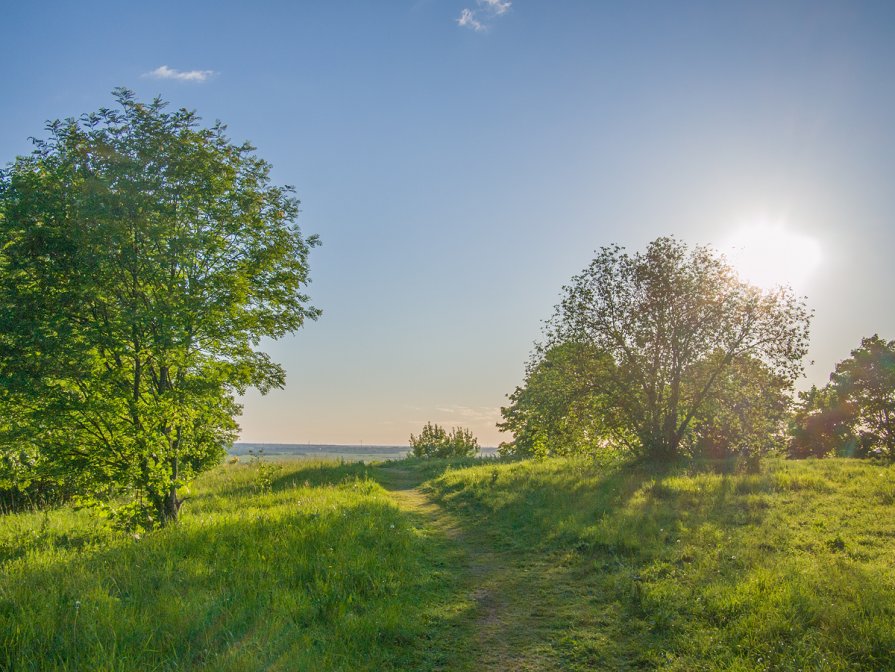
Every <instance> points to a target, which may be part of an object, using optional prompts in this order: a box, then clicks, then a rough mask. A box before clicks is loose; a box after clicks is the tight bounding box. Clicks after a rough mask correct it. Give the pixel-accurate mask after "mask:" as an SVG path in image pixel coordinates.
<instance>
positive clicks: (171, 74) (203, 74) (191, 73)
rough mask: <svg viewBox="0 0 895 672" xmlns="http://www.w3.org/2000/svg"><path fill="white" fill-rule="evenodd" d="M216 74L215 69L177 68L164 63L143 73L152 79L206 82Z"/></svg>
mask: <svg viewBox="0 0 895 672" xmlns="http://www.w3.org/2000/svg"><path fill="white" fill-rule="evenodd" d="M214 74H215V72H214V70H176V69H174V68H169V67H168V66H167V65H162V66H159V67H157V68H156V69H155V70H150V71H149V72H145V73H143V76H144V77H150V78H152V79H173V80H176V81H178V82H204V81H205V80H207V79H208V78H209V77H211V76H212V75H214Z"/></svg>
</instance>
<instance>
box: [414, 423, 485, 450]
mask: <svg viewBox="0 0 895 672" xmlns="http://www.w3.org/2000/svg"><path fill="white" fill-rule="evenodd" d="M410 449H411V451H412V452H413V455H414V457H472V456H474V455H476V454H477V453H478V452H479V442H478V439H476V438H475V437H474V436H473V435H472V432H470V431H469V430H468V429H465V428H463V427H454V428H453V429H452V430H451V431H450V433H448V432H446V431H445V430H444V427H441V426H440V425H433V424H432V423H431V422H427V423H426V426H425V427H423V431H421V432H420V435H419V436H414V435H413V434H411V435H410Z"/></svg>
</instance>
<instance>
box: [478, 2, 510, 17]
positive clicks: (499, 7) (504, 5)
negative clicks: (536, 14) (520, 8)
mask: <svg viewBox="0 0 895 672" xmlns="http://www.w3.org/2000/svg"><path fill="white" fill-rule="evenodd" d="M478 3H479V5H481V6H482V7H487V8H488V9H490V10H491V11H492V12H494V14H496V15H497V16H500V15H501V14H504V13H505V12H506V11H507V10H508V9H509V8H510V5H512V4H513V3H512V0H478Z"/></svg>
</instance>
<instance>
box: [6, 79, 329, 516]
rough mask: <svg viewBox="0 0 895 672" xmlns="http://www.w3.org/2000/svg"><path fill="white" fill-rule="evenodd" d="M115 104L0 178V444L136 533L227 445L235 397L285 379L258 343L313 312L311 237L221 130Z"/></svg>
mask: <svg viewBox="0 0 895 672" xmlns="http://www.w3.org/2000/svg"><path fill="white" fill-rule="evenodd" d="M115 100H116V106H115V107H114V108H112V109H105V108H104V109H101V110H99V111H98V112H96V113H93V114H88V115H84V116H82V117H80V118H79V119H67V120H65V121H55V122H52V123H50V124H48V126H47V130H48V132H49V137H48V138H47V139H45V140H39V141H35V149H34V151H33V153H32V154H31V155H29V156H24V157H19V158H18V159H17V160H16V161H15V162H14V163H12V164H11V165H9V166H8V167H7V168H6V169H5V170H3V171H2V173H0V402H2V403H3V404H4V406H5V408H6V409H8V410H9V413H8V416H9V417H14V418H15V419H16V422H15V423H7V425H5V426H4V425H0V429H3V430H5V431H3V432H2V436H0V443H2V444H4V445H5V446H7V447H9V446H10V445H15V444H16V442H19V441H21V440H22V439H23V438H26V439H27V441H28V443H29V445H31V446H33V447H35V449H36V450H37V451H38V452H39V455H40V459H39V460H37V461H36V463H37V464H40V465H41V468H42V469H43V470H44V471H45V472H47V471H49V472H55V473H56V474H59V475H61V474H69V475H70V474H76V475H77V477H78V483H79V490H80V492H81V494H82V495H84V496H85V497H88V498H89V497H95V498H97V499H103V500H105V501H108V500H109V496H112V495H114V496H116V497H117V498H118V500H117V501H120V500H121V498H122V497H123V498H124V499H125V501H129V502H130V504H129V505H128V506H126V507H124V509H123V512H124V514H126V515H128V516H129V517H130V519H131V520H133V521H135V522H138V523H139V524H142V525H144V526H151V525H155V524H159V523H164V522H166V521H169V520H173V519H175V518H176V517H177V514H178V511H179V509H180V505H181V502H182V498H181V496H180V494H179V491H180V489H181V488H182V487H183V486H184V485H185V484H186V483H187V482H188V481H189V480H190V479H191V478H192V477H193V476H194V475H196V474H197V473H198V472H200V471H202V470H203V469H206V468H208V467H209V466H210V465H212V464H215V463H216V462H217V461H218V460H219V459H220V458H221V456H222V451H223V449H224V448H223V447H224V446H225V445H226V444H227V443H228V442H230V441H232V440H233V438H234V437H235V435H236V430H237V425H236V423H235V420H234V417H235V416H236V415H237V414H238V413H239V411H240V410H241V409H240V407H239V405H238V404H237V402H236V395H237V394H238V393H241V392H243V391H244V390H245V389H246V388H247V387H249V386H252V387H256V388H258V389H260V390H261V391H262V392H266V391H267V390H269V389H270V388H273V387H281V386H283V384H284V380H285V374H284V371H283V369H282V368H281V367H280V366H279V365H277V364H276V363H274V362H272V361H271V360H270V359H269V357H268V356H267V355H266V354H265V353H263V352H262V351H260V350H259V349H258V346H259V342H260V340H261V339H262V338H278V337H281V336H283V335H284V334H286V333H288V332H292V331H294V330H296V329H298V328H299V327H300V326H301V325H302V324H303V323H304V322H305V321H306V320H308V319H315V318H316V317H317V316H318V311H317V309H315V308H313V307H311V306H310V305H309V303H308V298H307V296H305V294H304V293H303V287H304V286H305V285H306V284H307V282H308V261H307V260H308V253H309V248H311V247H312V246H314V245H315V244H316V243H317V239H316V237H314V236H311V237H307V238H306V237H303V236H302V234H301V232H300V231H299V229H298V228H297V226H296V225H295V224H294V220H295V218H296V216H297V214H298V200H297V199H296V198H295V197H294V195H293V191H292V189H291V188H290V187H282V186H275V185H273V184H271V180H270V177H269V170H270V166H269V164H267V163H266V162H265V161H263V160H262V159H260V158H259V157H258V156H257V155H256V154H255V153H254V148H253V147H251V146H250V145H248V144H242V145H238V144H234V143H232V142H231V141H230V140H229V138H228V137H227V136H226V134H225V127H224V126H223V125H222V124H220V123H219V122H218V123H216V124H214V125H213V126H211V127H204V126H202V125H201V124H200V123H199V119H198V117H197V116H196V114H195V113H194V112H191V111H188V110H184V109H180V110H176V111H169V110H168V109H167V105H166V103H165V102H163V101H161V100H159V99H155V100H153V101H151V102H149V103H142V102H139V101H137V100H136V99H135V97H134V95H133V94H132V93H131V92H130V91H127V90H124V89H119V90H116V92H115Z"/></svg>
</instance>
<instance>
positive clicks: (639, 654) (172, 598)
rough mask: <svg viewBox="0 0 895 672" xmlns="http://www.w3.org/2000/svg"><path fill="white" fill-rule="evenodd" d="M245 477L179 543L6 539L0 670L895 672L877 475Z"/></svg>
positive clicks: (617, 465) (890, 478) (682, 467)
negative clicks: (425, 503)
mask: <svg viewBox="0 0 895 672" xmlns="http://www.w3.org/2000/svg"><path fill="white" fill-rule="evenodd" d="M261 464H263V462H259V461H256V462H255V463H254V464H250V465H245V464H230V465H226V466H221V467H218V468H216V469H215V470H214V471H212V472H210V473H209V474H206V475H205V476H204V477H202V478H201V479H200V480H199V481H198V484H197V487H196V488H195V490H194V491H193V492H192V493H191V494H190V495H189V497H190V498H189V499H188V500H187V503H186V504H185V506H184V510H183V515H182V516H181V521H180V524H178V525H176V526H169V527H167V528H165V529H162V530H158V531H155V532H152V533H150V534H148V535H146V536H144V537H142V538H135V537H134V536H132V535H124V534H122V533H116V532H111V531H109V528H108V527H107V526H106V525H105V524H104V521H103V520H101V519H100V518H99V517H98V516H97V513H96V512H95V511H91V512H88V511H74V510H72V509H70V508H60V509H55V510H47V511H34V512H29V513H19V514H10V515H7V516H4V517H3V518H2V519H0V561H2V571H0V669H8V670H76V669H95V670H144V669H146V670H148V669H152V670H173V669H179V670H203V669H205V670H261V669H283V670H289V669H319V670H364V669H369V670H373V669H376V670H380V669H385V670H388V669H402V670H404V669H414V670H438V669H443V670H478V669H523V670H524V669H532V670H534V669H537V670H551V669H553V670H591V669H607V670H610V669H611V670H625V669H662V670H699V669H703V670H716V669H717V670H755V671H758V670H797V669H802V670H880V669H886V668H887V666H890V665H891V661H892V660H893V659H895V658H893V657H895V606H893V605H895V575H893V573H892V571H891V558H892V557H893V554H895V515H893V514H895V467H893V466H891V465H889V466H886V465H883V464H879V463H875V462H870V461H856V460H846V459H828V460H803V461H784V460H776V459H775V460H766V461H765V462H763V463H762V466H761V470H760V472H759V473H753V474H746V473H738V472H733V471H729V470H728V469H727V467H728V466H729V465H730V463H728V462H696V461H689V462H673V463H661V464H656V463H652V462H640V463H631V462H626V461H619V460H611V461H610V460H603V461H598V460H593V459H588V460H583V459H580V458H551V459H546V460H539V461H532V460H525V461H515V462H513V461H510V462H508V461H506V460H487V461H483V460H474V459H463V460H456V461H447V460H438V459H409V460H404V461H401V462H394V463H387V464H385V465H379V466H370V465H362V464H338V463H320V462H288V461H282V462H278V463H277V466H278V467H280V469H279V470H275V471H271V470H269V469H268V470H267V471H264V470H263V469H262V468H261ZM384 486H386V487H384ZM405 492H413V493H418V496H419V497H420V498H423V499H424V500H426V501H429V502H431V504H429V505H428V508H425V507H422V506H418V505H416V504H414V502H415V501H417V500H416V499H414V498H410V497H407V496H403V495H402V493H405ZM399 495H401V496H399ZM419 501H422V500H419ZM433 509H434V511H435V513H433V511H432V510H433ZM433 516H435V517H434V518H433Z"/></svg>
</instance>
